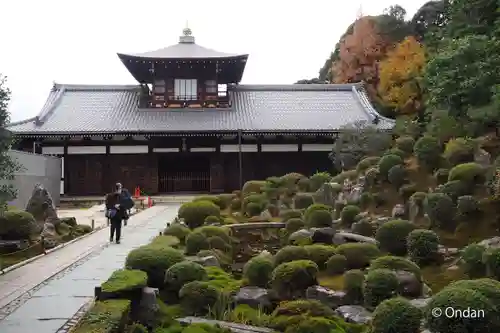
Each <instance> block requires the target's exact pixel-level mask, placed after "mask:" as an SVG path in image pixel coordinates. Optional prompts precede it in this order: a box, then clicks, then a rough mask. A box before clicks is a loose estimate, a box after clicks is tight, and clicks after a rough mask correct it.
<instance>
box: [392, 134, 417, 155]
mask: <svg viewBox="0 0 500 333" xmlns="http://www.w3.org/2000/svg"><path fill="white" fill-rule="evenodd" d="M414 145H415V139H413V138H412V137H411V136H402V137H399V138H397V139H396V147H398V148H399V149H401V150H402V151H404V152H405V153H406V154H408V155H410V154H411V153H413V146H414Z"/></svg>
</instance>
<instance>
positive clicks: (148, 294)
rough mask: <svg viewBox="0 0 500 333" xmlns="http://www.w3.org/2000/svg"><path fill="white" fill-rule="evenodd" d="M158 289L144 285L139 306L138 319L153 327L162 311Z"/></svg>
mask: <svg viewBox="0 0 500 333" xmlns="http://www.w3.org/2000/svg"><path fill="white" fill-rule="evenodd" d="M158 293H159V292H158V289H157V288H150V287H144V288H143V289H142V294H141V301H140V302H139V308H138V310H137V321H139V322H140V323H141V324H143V325H144V326H147V327H153V326H154V324H155V318H156V315H157V313H158V311H160V307H159V306H158V301H157V297H158Z"/></svg>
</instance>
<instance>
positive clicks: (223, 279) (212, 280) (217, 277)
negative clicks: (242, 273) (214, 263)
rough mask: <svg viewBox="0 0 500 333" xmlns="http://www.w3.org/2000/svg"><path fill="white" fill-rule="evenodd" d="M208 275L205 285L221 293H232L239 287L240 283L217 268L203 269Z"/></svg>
mask: <svg viewBox="0 0 500 333" xmlns="http://www.w3.org/2000/svg"><path fill="white" fill-rule="evenodd" d="M205 270H206V272H207V275H208V281H207V283H208V284H209V285H211V286H213V287H216V288H217V289H219V290H220V291H223V292H233V291H236V290H238V289H239V288H240V287H241V284H242V281H241V280H236V279H235V278H234V277H233V276H232V275H231V274H229V273H227V272H225V271H224V270H223V269H222V268H219V267H205Z"/></svg>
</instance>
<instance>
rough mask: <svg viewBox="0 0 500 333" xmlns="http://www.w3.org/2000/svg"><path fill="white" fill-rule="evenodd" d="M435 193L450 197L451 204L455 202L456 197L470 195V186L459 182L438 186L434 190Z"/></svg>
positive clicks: (454, 181)
mask: <svg viewBox="0 0 500 333" xmlns="http://www.w3.org/2000/svg"><path fill="white" fill-rule="evenodd" d="M434 192H435V193H443V194H446V195H447V196H449V197H450V199H451V200H452V201H453V202H456V201H457V199H458V197H461V196H463V195H467V194H470V193H472V192H473V191H472V190H471V188H470V186H468V185H467V184H466V183H464V182H462V181H460V180H453V181H451V182H447V183H444V184H442V185H439V186H438V187H436V188H435V189H434Z"/></svg>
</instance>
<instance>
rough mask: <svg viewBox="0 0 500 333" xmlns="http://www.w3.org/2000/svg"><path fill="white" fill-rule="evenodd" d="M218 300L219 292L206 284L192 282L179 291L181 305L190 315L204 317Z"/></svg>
mask: <svg viewBox="0 0 500 333" xmlns="http://www.w3.org/2000/svg"><path fill="white" fill-rule="evenodd" d="M219 298H220V291H219V290H218V289H217V288H215V287H213V286H211V285H210V284H209V283H207V282H203V281H192V282H188V283H186V284H185V285H184V286H183V287H182V288H181V290H180V291H179V299H180V301H181V305H182V307H183V308H184V310H185V311H186V312H188V313H189V314H192V315H205V314H206V313H207V312H208V311H209V309H210V308H213V307H214V305H215V304H216V302H217V300H218V299H219Z"/></svg>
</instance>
